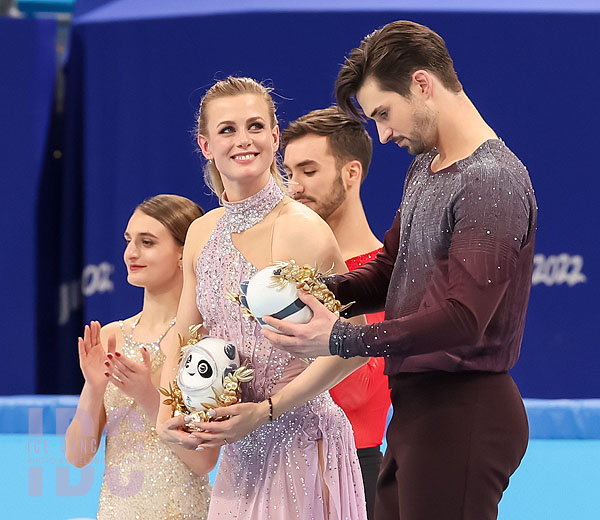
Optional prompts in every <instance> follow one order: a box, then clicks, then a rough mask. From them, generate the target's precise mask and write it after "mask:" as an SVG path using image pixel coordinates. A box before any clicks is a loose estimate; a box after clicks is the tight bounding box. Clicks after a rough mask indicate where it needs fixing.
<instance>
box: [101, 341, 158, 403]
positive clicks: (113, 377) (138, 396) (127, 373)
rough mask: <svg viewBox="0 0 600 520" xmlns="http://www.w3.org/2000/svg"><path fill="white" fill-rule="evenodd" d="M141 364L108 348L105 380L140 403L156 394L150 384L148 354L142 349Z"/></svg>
mask: <svg viewBox="0 0 600 520" xmlns="http://www.w3.org/2000/svg"><path fill="white" fill-rule="evenodd" d="M141 352H142V362H141V363H136V362H135V361H133V360H131V359H129V358H127V357H125V356H124V355H122V354H121V353H120V352H115V350H114V348H113V349H112V351H111V349H110V348H109V351H108V354H107V357H108V361H107V362H106V371H107V372H106V378H107V379H109V380H110V381H111V382H112V383H113V384H114V385H115V386H116V387H117V388H120V389H121V391H123V393H125V394H127V395H128V396H129V397H131V398H133V399H135V400H136V401H139V402H142V401H144V399H145V398H147V396H148V395H149V394H153V393H155V392H156V388H155V387H154V385H153V384H152V366H151V365H152V364H151V360H150V353H149V352H148V350H147V349H146V347H142V349H141Z"/></svg>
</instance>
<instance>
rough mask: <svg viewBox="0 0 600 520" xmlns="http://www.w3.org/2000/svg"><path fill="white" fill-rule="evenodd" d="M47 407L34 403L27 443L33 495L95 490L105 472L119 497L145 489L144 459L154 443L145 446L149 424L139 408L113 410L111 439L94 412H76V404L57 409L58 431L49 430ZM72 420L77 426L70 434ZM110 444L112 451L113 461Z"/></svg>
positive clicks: (78, 493) (108, 424)
mask: <svg viewBox="0 0 600 520" xmlns="http://www.w3.org/2000/svg"><path fill="white" fill-rule="evenodd" d="M43 411H44V410H43V409H42V408H29V435H28V436H27V439H26V446H25V449H26V462H27V466H28V494H29V496H31V497H39V496H43V495H45V494H47V493H52V494H54V495H55V496H57V497H75V496H83V495H86V494H87V493H89V492H91V491H92V490H93V488H94V486H95V484H96V483H97V482H98V480H99V479H101V478H102V476H104V486H105V487H106V489H107V491H109V492H110V493H112V494H113V495H115V496H117V497H131V496H134V495H136V494H137V493H139V492H140V491H141V489H142V486H143V483H144V472H143V469H141V461H143V460H145V455H147V454H146V453H144V451H145V450H146V449H147V448H148V446H145V445H144V440H145V438H146V436H145V435H144V432H145V431H146V428H147V427H146V425H145V424H144V420H143V418H142V416H141V414H140V413H139V412H138V411H137V410H135V409H133V408H130V407H123V408H116V409H114V410H111V412H110V413H109V414H108V416H107V420H106V438H104V436H103V437H102V438H100V439H98V438H97V435H98V433H97V432H98V425H97V424H96V421H95V420H94V419H93V418H92V416H91V415H90V414H89V413H88V412H86V411H84V410H79V412H78V413H77V415H76V416H75V409H74V408H56V411H55V419H56V435H45V434H44V433H43V423H44V418H43ZM72 421H73V422H74V424H73V428H74V430H73V431H71V432H70V433H71V434H70V435H69V436H66V435H65V433H66V431H67V428H68V427H69V425H70V424H71V422H72ZM105 446H108V450H109V453H110V460H109V461H108V464H106V448H105ZM105 466H106V468H105ZM48 473H50V474H48Z"/></svg>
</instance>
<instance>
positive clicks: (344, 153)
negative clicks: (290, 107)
mask: <svg viewBox="0 0 600 520" xmlns="http://www.w3.org/2000/svg"><path fill="white" fill-rule="evenodd" d="M311 134H314V135H319V136H323V137H327V142H328V144H329V149H330V150H331V154H332V155H333V157H334V158H335V164H336V166H337V168H338V169H340V168H341V167H342V166H344V164H346V163H347V162H349V161H353V160H357V161H359V162H360V164H361V165H362V178H361V182H362V181H364V179H365V177H366V176H367V172H368V171H369V165H370V164H371V155H372V154H373V142H372V141H371V137H370V136H369V134H368V133H367V131H366V130H365V128H364V127H363V125H362V124H360V122H359V121H357V120H356V119H355V118H353V117H350V116H348V115H347V114H345V113H344V112H342V111H341V110H340V109H339V108H338V107H336V106H333V107H329V108H322V109H319V110H313V111H312V112H309V113H308V114H306V115H303V116H302V117H300V118H298V119H296V120H295V121H292V122H291V123H290V124H289V125H288V127H287V128H286V129H285V130H284V131H283V132H282V134H281V145H282V148H285V147H286V146H287V145H288V144H289V143H290V142H292V141H294V140H295V139H299V138H301V137H304V136H306V135H311Z"/></svg>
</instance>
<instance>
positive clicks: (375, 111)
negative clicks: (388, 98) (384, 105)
mask: <svg viewBox="0 0 600 520" xmlns="http://www.w3.org/2000/svg"><path fill="white" fill-rule="evenodd" d="M377 112H381V105H379V106H378V107H376V108H375V109H374V110H373V112H371V115H370V116H369V117H370V118H371V119H375V116H376V115H377Z"/></svg>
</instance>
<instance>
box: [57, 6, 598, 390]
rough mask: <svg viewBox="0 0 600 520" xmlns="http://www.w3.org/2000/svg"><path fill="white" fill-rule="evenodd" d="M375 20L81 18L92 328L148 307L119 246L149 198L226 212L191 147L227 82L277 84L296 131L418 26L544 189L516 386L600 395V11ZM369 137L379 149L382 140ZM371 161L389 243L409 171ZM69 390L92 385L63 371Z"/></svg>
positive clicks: (159, 15)
mask: <svg viewBox="0 0 600 520" xmlns="http://www.w3.org/2000/svg"><path fill="white" fill-rule="evenodd" d="M248 4H251V5H252V7H247V6H248ZM362 4H364V3H363V2H360V3H359V2H357V1H350V0H346V1H344V2H336V4H335V7H331V6H329V7H327V6H323V5H322V3H318V2H316V1H308V0H301V1H298V2H294V3H293V5H286V6H274V5H273V3H272V2H266V1H262V2H241V1H231V2H228V3H227V4H226V5H223V4H222V2H217V1H216V0H213V1H206V2H202V3H200V2H198V3H192V2H169V3H165V2H162V1H158V0H144V1H141V0H119V1H115V2H109V3H107V4H106V5H103V6H101V7H98V8H96V9H92V10H91V11H89V12H87V13H85V14H83V15H82V16H79V17H78V18H77V19H76V20H75V24H74V28H73V34H72V52H71V56H70V61H69V68H68V70H67V72H68V78H70V90H69V91H68V92H67V95H68V96H69V99H70V100H71V106H70V108H69V110H68V112H67V121H68V124H67V139H68V140H69V142H70V143H71V145H70V146H71V148H69V147H67V148H66V149H65V160H67V154H69V157H70V158H69V161H68V162H69V164H68V165H67V171H66V172H65V179H70V180H69V181H65V180H63V182H68V183H69V184H73V183H75V185H77V182H81V183H82V186H81V194H82V195H81V200H82V201H83V209H82V211H83V213H82V215H81V217H80V218H79V220H77V222H80V223H81V224H82V229H81V233H82V234H81V233H80V234H79V235H78V236H79V237H80V239H81V240H83V248H82V250H83V254H84V258H83V265H82V266H81V269H82V271H83V284H82V286H83V292H84V295H85V304H86V316H87V319H92V318H93V319H99V320H100V321H101V322H108V321H112V320H114V319H118V318H121V317H126V316H129V315H131V314H133V313H134V312H136V311H137V310H138V309H139V307H140V305H141V292H140V291H139V290H138V289H135V288H131V287H128V286H127V284H126V282H125V268H124V266H123V262H122V258H121V256H122V250H123V241H122V238H121V237H122V233H123V230H124V228H125V225H126V222H127V219H128V217H129V215H130V214H131V212H132V210H133V208H134V207H135V206H136V205H137V204H138V203H139V202H141V200H143V199H144V198H145V197H148V196H152V195H155V194H157V193H161V192H167V193H179V194H184V195H187V196H189V197H191V198H194V199H195V200H197V201H198V202H199V203H200V204H201V205H202V206H203V207H204V208H205V209H211V208H213V207H214V206H215V205H216V204H217V200H216V198H214V197H211V196H210V195H209V194H208V190H207V188H206V187H205V186H204V185H203V182H202V174H201V167H202V163H201V160H200V158H199V156H198V153H197V152H196V150H195V146H194V139H193V136H192V135H191V130H192V128H193V126H194V112H195V110H196V109H197V106H198V102H199V99H200V97H201V95H202V93H203V92H204V91H205V90H206V88H207V87H208V86H210V85H211V84H212V83H213V81H214V80H215V79H220V78H224V77H226V76H227V75H228V74H243V75H250V76H252V77H255V78H257V79H259V80H266V81H268V82H270V83H271V84H272V85H273V86H274V87H275V95H276V97H275V99H276V101H277V104H278V107H279V118H280V122H281V124H282V126H283V127H285V125H286V124H287V122H288V121H290V120H292V119H294V118H296V117H298V116H299V115H301V114H303V113H305V112H307V111H309V110H311V109H314V108H317V107H325V106H328V105H329V104H331V103H332V102H333V101H334V99H333V83H334V81H335V78H336V75H337V71H338V70H339V67H340V64H341V63H342V61H343V58H344V56H345V54H347V53H348V51H349V50H350V49H352V48H353V47H355V46H357V45H358V44H359V42H360V40H361V39H362V38H363V37H364V36H365V35H366V34H367V33H369V32H371V31H372V30H373V29H375V28H377V27H380V26H382V25H384V24H385V23H387V22H390V21H392V20H396V19H400V18H407V19H411V20H415V21H417V22H420V23H423V24H426V25H428V26H430V27H431V28H433V29H434V30H436V31H437V32H439V33H440V34H441V35H442V36H443V37H444V38H445V40H446V43H447V45H448V48H449V50H450V53H451V55H452V56H453V58H454V61H455V65H456V69H457V71H458V74H459V78H460V79H461V81H462V82H463V84H464V86H465V89H466V92H467V94H468V95H469V96H470V97H471V99H472V100H473V101H474V103H475V105H476V106H477V107H478V108H479V110H480V111H481V113H482V114H483V116H484V117H485V118H486V120H487V121H488V122H489V123H490V124H491V126H492V127H493V128H494V129H495V130H496V131H497V133H498V134H499V135H500V136H501V137H502V138H503V139H504V140H505V142H506V143H507V144H508V146H509V147H510V148H512V149H513V151H514V152H515V153H516V154H517V155H519V157H520V158H521V159H522V160H523V162H524V163H525V164H526V165H527V166H528V168H529V170H530V173H531V177H532V180H533V183H534V187H535V188H536V195H537V198H538V203H539V205H540V213H539V230H538V240H537V256H536V269H535V273H534V286H533V289H532V294H531V301H530V306H529V314H528V321H527V326H526V332H525V338H524V341H523V348H522V355H521V359H520V361H519V363H518V364H517V366H516V368H515V369H514V371H513V373H514V376H515V378H516V380H517V382H518V384H519V387H520V389H521V391H522V393H523V394H524V395H525V396H527V397H538V398H555V397H570V398H571V397H600V380H599V379H598V378H597V376H596V374H597V370H598V366H599V365H600V363H599V361H600V353H599V352H598V349H597V348H596V347H597V343H598V342H597V339H596V334H595V330H594V320H595V316H596V313H595V309H594V304H595V303H596V301H595V299H594V296H596V295H597V294H598V281H597V276H596V274H597V272H598V263H597V261H596V260H595V255H596V249H597V248H596V247H595V244H594V239H593V236H594V234H593V232H594V231H595V224H596V223H597V217H596V216H595V211H594V210H593V205H594V203H593V201H594V199H593V193H595V192H596V191H597V190H598V188H599V187H600V181H599V180H598V178H597V176H595V175H594V172H595V168H594V166H595V164H593V162H595V161H594V159H595V157H594V155H595V154H594V152H595V149H596V145H597V142H598V140H599V138H600V130H599V129H598V126H597V125H596V117H597V114H598V113H599V110H598V109H599V106H598V105H599V102H598V95H597V92H598V91H600V72H599V71H598V68H597V67H596V66H594V65H593V63H594V60H595V56H597V55H598V54H599V52H600V40H599V39H598V36H597V34H598V28H599V27H600V24H599V22H600V8H599V7H598V5H594V4H597V3H595V2H594V3H593V2H589V1H588V2H586V1H579V2H571V3H569V5H566V6H565V5H562V6H558V5H557V6H556V7H553V8H552V9H548V10H546V11H543V10H540V8H539V7H538V6H537V5H536V3H535V2H533V1H530V2H519V3H517V2H502V5H500V2H498V3H494V2H486V3H484V4H485V5H482V3H481V2H478V3H472V4H469V3H464V2H462V3H460V6H458V5H453V4H458V1H457V2H445V3H444V5H438V6H437V7H436V8H431V9H430V10H427V11H425V10H424V9H425V7H423V6H422V5H420V4H422V3H419V4H417V2H412V3H410V2H408V3H404V5H403V7H402V8H401V9H400V8H398V7H397V2H392V1H383V0H379V1H374V2H369V5H368V6H365V5H362ZM475 4H477V5H475ZM538 4H539V2H538ZM369 131H370V132H371V134H372V135H373V137H374V138H375V140H376V133H375V131H374V128H373V127H372V126H369ZM374 148H375V149H374V160H373V163H372V167H371V172H370V175H369V177H368V179H367V181H366V183H365V185H364V187H363V199H364V202H365V207H366V210H367V214H368V217H369V219H370V221H371V224H372V227H373V229H374V231H375V232H376V234H377V235H378V236H380V237H382V236H383V233H384V232H385V230H386V229H387V227H388V225H389V224H390V223H391V221H392V218H393V216H394V213H395V211H396V208H397V207H398V204H399V202H400V196H401V189H402V183H403V180H404V174H405V171H406V168H407V166H408V164H409V162H410V157H409V156H408V155H406V154H405V153H404V152H403V151H400V150H398V149H397V148H396V147H390V146H385V147H384V146H382V145H380V144H377V143H376V144H375V147H374ZM72 191H73V192H76V191H77V190H72ZM64 203H65V204H69V201H64ZM72 204H73V207H74V208H76V207H77V204H78V202H76V201H74V202H72ZM69 211H71V210H69ZM71 213H72V214H73V215H74V216H73V218H74V219H77V217H76V216H75V215H76V211H75V212H74V211H72V212H71ZM74 235H77V232H75V233H74ZM81 237H83V238H81ZM75 240H77V238H75ZM74 254H76V251H74ZM75 278H77V277H75ZM73 280H74V279H70V280H67V279H65V280H63V284H64V283H67V284H69V283H71V284H72V283H74V282H73ZM61 294H65V295H66V296H65V298H71V299H70V300H65V301H61V302H60V305H61V307H60V308H61V309H62V310H63V311H64V312H67V311H68V310H69V309H70V311H69V314H68V316H67V319H68V318H72V313H76V312H80V311H81V308H82V307H81V304H82V302H77V301H74V300H76V298H75V297H73V296H69V294H70V293H69V291H68V290H66V292H63V293H61ZM58 349H59V352H60V356H61V357H64V358H69V359H76V347H75V342H74V341H72V342H70V343H69V342H68V341H65V342H63V343H61V344H60V345H59V346H58ZM75 371H76V370H75ZM71 377H73V380H74V381H75V378H76V377H79V376H78V374H76V375H72V374H70V372H68V371H67V370H66V369H65V372H64V373H61V378H62V379H66V380H69V378H71ZM76 384H79V382H78V381H77V383H75V382H73V383H72V386H74V387H75V388H74V389H73V390H72V391H74V392H76V391H78V388H76Z"/></svg>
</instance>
